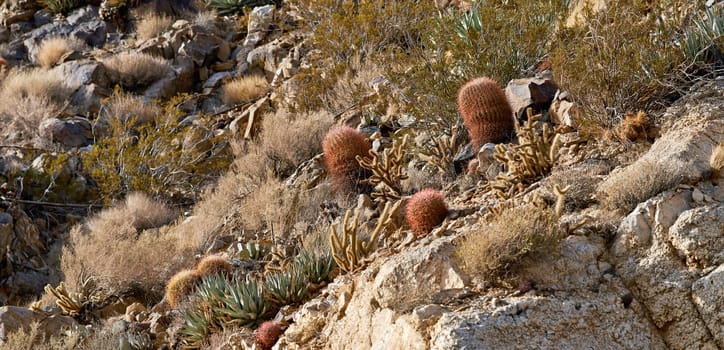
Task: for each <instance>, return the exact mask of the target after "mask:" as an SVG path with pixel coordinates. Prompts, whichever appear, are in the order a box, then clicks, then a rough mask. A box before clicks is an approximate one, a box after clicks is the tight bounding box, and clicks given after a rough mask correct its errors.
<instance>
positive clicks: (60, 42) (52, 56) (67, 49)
mask: <svg viewBox="0 0 724 350" xmlns="http://www.w3.org/2000/svg"><path fill="white" fill-rule="evenodd" d="M83 46H85V43H84V42H82V41H81V40H79V39H77V38H66V37H54V38H48V39H45V40H43V41H42V42H41V43H40V46H39V47H38V54H37V62H38V64H40V65H41V66H42V67H43V68H50V67H52V66H54V65H56V64H58V63H59V61H60V59H61V58H62V57H63V56H64V55H66V54H68V53H71V52H73V51H78V50H81V49H82V48H83Z"/></svg>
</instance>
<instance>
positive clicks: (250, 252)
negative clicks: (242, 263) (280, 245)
mask: <svg viewBox="0 0 724 350" xmlns="http://www.w3.org/2000/svg"><path fill="white" fill-rule="evenodd" d="M270 252H271V245H270V244H266V243H261V242H255V241H250V242H246V244H241V243H239V255H240V256H241V257H242V258H245V259H250V260H263V259H264V258H265V257H266V256H267V255H268V254H269V253H270Z"/></svg>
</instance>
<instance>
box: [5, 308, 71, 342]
mask: <svg viewBox="0 0 724 350" xmlns="http://www.w3.org/2000/svg"><path fill="white" fill-rule="evenodd" d="M35 322H37V323H38V332H39V334H42V335H44V336H47V337H49V336H51V335H54V336H58V335H60V334H61V332H62V331H64V330H68V329H70V328H71V327H73V326H77V325H78V323H77V322H76V321H75V320H74V319H73V318H72V317H68V316H61V315H47V314H45V313H39V312H35V311H33V310H30V309H28V308H24V307H17V306H3V307H0V344H2V343H3V342H4V340H5V339H7V336H8V334H10V333H12V332H15V331H17V330H20V329H21V328H22V329H25V330H26V331H27V330H29V329H30V325H31V324H33V323H35Z"/></svg>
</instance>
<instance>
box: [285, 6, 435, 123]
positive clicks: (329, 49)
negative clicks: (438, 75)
mask: <svg viewBox="0 0 724 350" xmlns="http://www.w3.org/2000/svg"><path fill="white" fill-rule="evenodd" d="M291 3H292V6H295V7H296V8H297V9H298V10H299V14H300V15H301V16H302V18H303V19H304V24H305V25H306V26H307V27H308V28H307V29H308V30H309V31H311V32H312V37H311V40H310V46H311V47H312V48H314V49H315V50H319V51H318V52H317V53H316V54H313V55H312V56H311V62H310V63H311V64H310V65H309V66H308V67H307V68H303V69H302V70H300V72H299V74H298V75H297V76H296V77H295V79H297V80H298V82H299V85H300V86H304V89H303V90H301V91H298V92H296V95H295V99H294V102H295V103H296V105H297V108H298V109H300V110H317V109H321V108H323V109H327V110H331V111H333V112H339V111H340V109H344V108H346V107H349V105H352V104H354V103H358V104H359V105H360V106H361V105H363V104H364V103H365V101H364V97H365V96H366V95H367V94H368V93H369V92H370V89H369V87H368V85H367V84H368V83H369V80H367V77H369V79H371V78H374V76H375V75H376V73H375V72H374V70H375V67H374V65H373V64H370V63H380V66H379V67H377V68H379V69H384V68H387V67H389V66H393V65H394V66H403V65H404V62H406V61H407V59H408V57H409V55H410V54H411V53H412V52H413V51H414V50H415V48H417V47H420V46H421V45H422V43H423V36H424V35H425V33H426V32H427V31H428V30H429V29H428V28H429V27H430V24H431V21H432V20H434V18H435V17H436V16H437V8H436V7H435V4H434V2H432V1H414V0H402V1H393V2H390V1H383V0H373V1H360V2H354V1H337V0H320V1H309V0H292V1H291ZM355 3H357V4H356V5H355Z"/></svg>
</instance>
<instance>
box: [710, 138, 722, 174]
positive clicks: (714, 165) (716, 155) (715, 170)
mask: <svg viewBox="0 0 724 350" xmlns="http://www.w3.org/2000/svg"><path fill="white" fill-rule="evenodd" d="M709 165H710V166H711V170H712V176H713V177H714V178H717V177H720V176H722V173H723V172H724V144H721V143H720V144H719V145H717V146H716V148H714V150H713V151H712V152H711V158H709Z"/></svg>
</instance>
